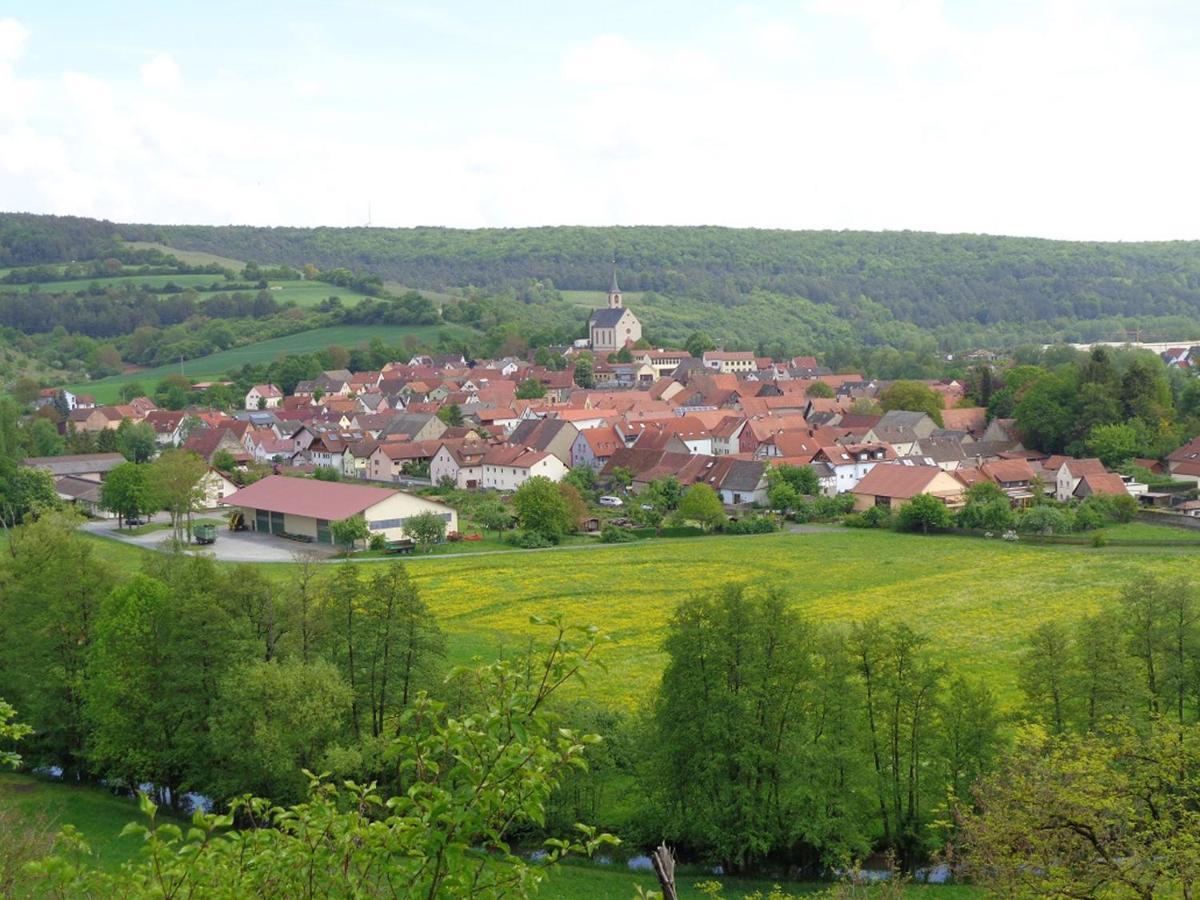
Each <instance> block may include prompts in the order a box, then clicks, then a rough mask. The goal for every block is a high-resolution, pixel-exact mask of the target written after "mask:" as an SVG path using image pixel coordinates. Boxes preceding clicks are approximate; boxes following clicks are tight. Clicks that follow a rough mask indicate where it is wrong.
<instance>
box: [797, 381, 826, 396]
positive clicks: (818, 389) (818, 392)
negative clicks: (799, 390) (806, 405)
mask: <svg viewBox="0 0 1200 900" xmlns="http://www.w3.org/2000/svg"><path fill="white" fill-rule="evenodd" d="M804 396H806V397H812V398H814V399H819V400H832V399H833V388H831V387H830V386H829V385H828V384H826V383H825V382H824V381H814V382H813V383H812V384H810V385H809V386H808V387H807V388H805V390H804Z"/></svg>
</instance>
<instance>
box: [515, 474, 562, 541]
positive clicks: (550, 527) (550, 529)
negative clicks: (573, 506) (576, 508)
mask: <svg viewBox="0 0 1200 900" xmlns="http://www.w3.org/2000/svg"><path fill="white" fill-rule="evenodd" d="M513 510H514V511H515V512H516V514H517V521H518V522H519V523H520V525H521V528H522V529H524V530H525V531H526V532H527V533H529V534H536V535H539V536H540V537H541V538H542V539H543V540H545V541H549V542H550V543H558V540H559V538H560V537H562V535H564V534H566V533H567V532H568V531H570V530H571V529H572V527H573V523H572V521H571V510H570V509H569V507H568V506H567V501H566V499H565V498H564V497H563V494H562V491H560V490H559V489H558V485H557V484H555V483H554V482H553V481H551V480H550V479H549V478H547V477H545V476H544V475H537V476H534V477H533V478H530V479H529V480H528V481H526V482H525V483H524V484H523V485H521V486H520V487H519V488H517V490H516V493H514V494H513Z"/></svg>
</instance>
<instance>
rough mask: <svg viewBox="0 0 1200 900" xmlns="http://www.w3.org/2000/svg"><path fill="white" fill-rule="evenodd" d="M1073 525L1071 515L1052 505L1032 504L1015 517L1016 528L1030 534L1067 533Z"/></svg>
mask: <svg viewBox="0 0 1200 900" xmlns="http://www.w3.org/2000/svg"><path fill="white" fill-rule="evenodd" d="M1073 527H1074V523H1073V522H1072V521H1071V516H1070V515H1069V514H1068V513H1067V512H1065V511H1064V510H1061V509H1058V508H1057V507H1054V506H1034V507H1031V508H1029V509H1027V510H1025V512H1023V513H1022V514H1021V516H1020V518H1019V519H1017V530H1018V531H1025V532H1028V533H1030V534H1069V533H1070V532H1071V530H1072V529H1073Z"/></svg>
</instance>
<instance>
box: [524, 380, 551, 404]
mask: <svg viewBox="0 0 1200 900" xmlns="http://www.w3.org/2000/svg"><path fill="white" fill-rule="evenodd" d="M545 396H546V389H545V388H544V387H542V383H541V382H540V381H538V380H537V379H536V378H526V379H525V380H524V381H522V382H521V383H520V384H518V385H517V399H518V400H537V399H538V398H540V397H545Z"/></svg>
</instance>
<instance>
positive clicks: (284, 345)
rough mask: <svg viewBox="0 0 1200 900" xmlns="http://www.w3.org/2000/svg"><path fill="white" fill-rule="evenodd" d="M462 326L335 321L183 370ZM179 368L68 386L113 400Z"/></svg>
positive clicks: (212, 370)
mask: <svg viewBox="0 0 1200 900" xmlns="http://www.w3.org/2000/svg"><path fill="white" fill-rule="evenodd" d="M460 327H461V326H455V325H421V326H409V325H333V326H330V327H329V328H316V329H313V330H311V331H301V332H297V333H296V334H290V335H287V336H286V337H281V338H272V339H271V340H269V341H259V342H258V343H254V344H246V345H244V346H241V347H233V348H231V349H229V350H222V351H221V352H220V353H212V354H210V355H208V356H201V357H198V358H197V359H190V360H186V361H185V362H184V363H183V374H185V375H187V376H189V377H191V378H194V379H199V380H204V379H208V378H216V377H218V376H221V375H224V374H225V373H226V372H228V371H229V370H230V369H236V368H237V367H239V366H243V365H245V364H246V363H265V362H270V361H271V360H273V359H275V358H276V357H279V356H283V355H285V354H289V353H312V352H313V351H314V350H322V349H324V348H326V347H330V346H333V345H338V346H342V347H346V348H347V349H351V348H354V347H356V346H359V345H362V344H366V343H367V342H368V341H370V340H372V339H375V338H378V339H379V340H381V341H383V342H384V343H385V344H389V343H396V342H398V341H400V340H402V339H403V338H404V337H406V336H407V335H410V334H415V335H416V336H418V337H421V338H432V337H434V336H436V335H438V334H440V333H441V332H443V331H450V332H454V331H455V330H456V329H458V328H460ZM179 371H180V367H179V366H178V365H177V364H175V365H166V366H158V367H157V368H154V369H143V370H142V371H139V372H127V373H123V374H121V375H111V376H109V377H108V378H101V379H98V380H96V381H84V382H79V383H77V384H72V385H66V387H67V388H68V389H69V390H72V391H82V392H84V393H87V394H91V395H92V396H93V397H95V398H96V402H97V403H113V402H115V401H116V400H117V398H118V396H119V392H120V390H121V387H122V386H123V385H126V384H129V383H130V382H132V381H137V382H140V383H141V384H142V385H143V386H144V387H145V388H146V389H147V390H150V389H152V388H153V387H154V384H155V383H156V382H157V381H158V380H159V379H161V378H164V377H166V376H167V375H173V374H176V373H178V372H179Z"/></svg>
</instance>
